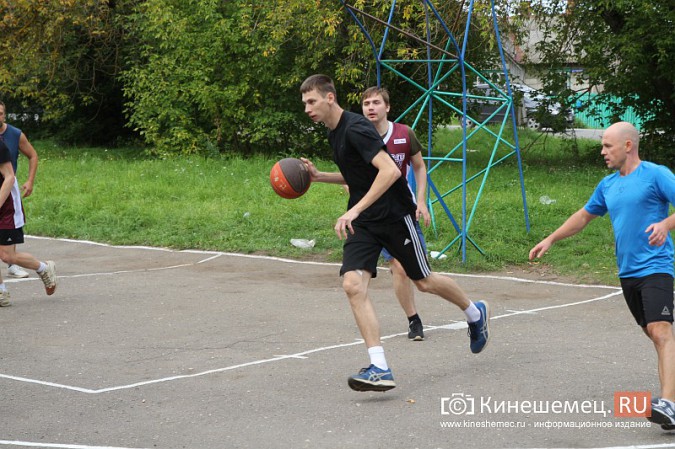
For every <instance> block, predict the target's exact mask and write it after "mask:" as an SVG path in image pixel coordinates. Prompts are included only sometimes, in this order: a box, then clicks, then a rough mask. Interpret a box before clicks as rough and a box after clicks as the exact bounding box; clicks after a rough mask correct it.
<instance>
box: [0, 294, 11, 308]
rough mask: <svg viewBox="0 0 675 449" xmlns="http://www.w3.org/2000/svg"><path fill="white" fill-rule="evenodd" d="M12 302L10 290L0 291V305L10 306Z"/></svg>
mask: <svg viewBox="0 0 675 449" xmlns="http://www.w3.org/2000/svg"><path fill="white" fill-rule="evenodd" d="M11 305H12V303H11V302H9V292H8V291H7V290H5V291H4V292H3V291H0V307H9V306H11Z"/></svg>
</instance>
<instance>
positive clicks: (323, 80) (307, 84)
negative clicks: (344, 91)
mask: <svg viewBox="0 0 675 449" xmlns="http://www.w3.org/2000/svg"><path fill="white" fill-rule="evenodd" d="M312 90H316V91H317V92H319V93H320V94H321V96H322V97H325V96H326V94H329V93H330V94H333V95H335V96H336V97H337V91H336V90H335V84H333V80H332V79H331V78H330V77H329V76H328V75H321V74H317V75H312V76H310V77H309V78H307V79H306V80H305V81H303V82H302V85H300V93H302V94H306V93H307V92H310V91H312Z"/></svg>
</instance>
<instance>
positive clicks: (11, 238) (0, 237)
mask: <svg viewBox="0 0 675 449" xmlns="http://www.w3.org/2000/svg"><path fill="white" fill-rule="evenodd" d="M19 243H23V228H18V229H0V246H11V245H17V244H19Z"/></svg>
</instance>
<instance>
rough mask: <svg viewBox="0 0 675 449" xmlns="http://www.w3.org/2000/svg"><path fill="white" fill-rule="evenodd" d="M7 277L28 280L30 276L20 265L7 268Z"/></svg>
mask: <svg viewBox="0 0 675 449" xmlns="http://www.w3.org/2000/svg"><path fill="white" fill-rule="evenodd" d="M7 275H8V276H9V277H13V278H27V277H28V276H30V275H29V274H28V272H27V271H26V270H24V269H23V268H21V267H20V266H18V265H9V266H8V267H7Z"/></svg>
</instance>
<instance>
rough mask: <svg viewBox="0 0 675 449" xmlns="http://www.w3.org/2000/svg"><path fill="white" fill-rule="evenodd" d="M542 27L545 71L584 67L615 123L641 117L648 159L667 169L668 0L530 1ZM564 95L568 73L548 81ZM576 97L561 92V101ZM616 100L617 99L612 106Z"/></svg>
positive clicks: (670, 111)
mask: <svg viewBox="0 0 675 449" xmlns="http://www.w3.org/2000/svg"><path fill="white" fill-rule="evenodd" d="M527 7H528V9H529V11H531V12H532V13H533V14H534V15H533V17H534V19H535V20H536V21H537V22H538V23H540V24H541V25H542V26H543V31H544V38H545V39H544V41H543V42H542V43H541V44H540V45H539V47H538V49H537V50H538V51H540V52H541V54H542V56H543V58H544V63H545V64H546V65H547V66H548V67H552V68H557V69H559V68H562V67H566V66H567V65H568V64H569V62H570V61H572V62H574V63H575V64H576V65H578V66H580V67H583V69H584V71H583V77H584V79H586V80H587V81H588V83H589V85H590V87H589V91H591V90H594V89H598V88H599V89H600V90H601V91H602V93H601V95H600V97H599V100H602V99H603V98H605V99H606V100H607V103H608V104H609V105H610V106H611V107H612V109H613V110H614V112H615V115H616V116H617V117H618V116H619V115H620V114H621V113H622V112H623V111H624V110H625V109H626V108H627V107H632V108H633V109H634V110H635V112H636V113H637V115H638V116H639V117H640V118H641V119H642V130H643V131H644V132H645V133H646V134H647V140H646V141H645V142H644V143H645V144H644V145H641V148H643V149H644V151H643V152H642V154H643V156H645V158H647V159H651V160H655V161H659V162H663V163H670V162H671V161H672V160H673V157H674V156H675V137H674V136H675V71H673V67H675V33H673V24H675V7H674V6H673V2H672V1H671V0H619V1H617V0H602V1H597V0H577V1H575V2H573V3H572V2H567V1H561V0H556V1H548V0H547V1H539V0H537V1H531V2H529V3H528V4H527ZM546 82H547V84H548V85H549V87H550V86H555V87H552V89H556V88H557V89H558V90H559V91H564V90H565V89H563V87H565V83H566V74H565V73H563V72H560V71H552V72H550V73H549V74H548V76H547V79H546ZM571 93H572V92H569V89H567V92H563V94H565V95H564V96H570V97H573V95H569V94H571ZM611 98H618V99H619V100H618V101H611V100H610V99H611Z"/></svg>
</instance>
